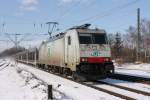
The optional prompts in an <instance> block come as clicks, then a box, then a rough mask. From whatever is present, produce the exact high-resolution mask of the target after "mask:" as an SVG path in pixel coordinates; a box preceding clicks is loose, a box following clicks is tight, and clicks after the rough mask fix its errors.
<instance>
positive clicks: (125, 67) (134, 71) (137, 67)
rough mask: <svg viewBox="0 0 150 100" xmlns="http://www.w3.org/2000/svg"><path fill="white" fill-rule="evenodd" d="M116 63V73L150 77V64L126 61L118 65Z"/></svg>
mask: <svg viewBox="0 0 150 100" xmlns="http://www.w3.org/2000/svg"><path fill="white" fill-rule="evenodd" d="M114 65H115V72H116V73H119V74H126V75H132V76H140V77H146V78H150V64H147V63H141V64H134V63H126V64H122V65H118V64H116V63H114Z"/></svg>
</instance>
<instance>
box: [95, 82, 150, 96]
mask: <svg viewBox="0 0 150 100" xmlns="http://www.w3.org/2000/svg"><path fill="white" fill-rule="evenodd" d="M97 83H100V84H106V85H110V86H113V87H117V88H120V89H124V90H127V91H131V92H134V93H138V94H143V95H146V96H150V93H148V92H145V91H141V90H138V89H133V88H129V87H125V86H120V85H116V84H111V83H108V82H104V81H97Z"/></svg>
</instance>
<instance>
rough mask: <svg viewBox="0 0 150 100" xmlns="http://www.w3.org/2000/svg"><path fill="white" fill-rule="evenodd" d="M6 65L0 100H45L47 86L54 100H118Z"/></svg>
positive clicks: (35, 71)
mask: <svg viewBox="0 0 150 100" xmlns="http://www.w3.org/2000/svg"><path fill="white" fill-rule="evenodd" d="M3 62H4V61H2V62H1V60H0V65H1V63H3ZM6 62H7V63H9V65H8V66H7V67H6V64H4V65H3V66H1V68H3V70H1V71H0V100H47V84H52V85H53V98H55V99H56V100H121V98H118V97H115V96H113V95H110V94H108V93H104V92H101V91H98V90H95V89H93V88H90V87H86V86H84V85H81V84H78V83H75V82H72V81H69V80H67V79H64V78H61V77H58V76H55V75H53V74H49V73H47V72H44V71H41V70H39V69H36V68H32V67H31V66H27V65H24V64H17V65H15V63H14V62H12V61H9V62H8V61H6ZM4 67H5V68H4Z"/></svg>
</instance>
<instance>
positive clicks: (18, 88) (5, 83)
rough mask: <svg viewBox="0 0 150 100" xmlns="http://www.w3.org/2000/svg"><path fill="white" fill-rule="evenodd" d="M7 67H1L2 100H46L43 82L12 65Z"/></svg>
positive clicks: (0, 94) (0, 87)
mask: <svg viewBox="0 0 150 100" xmlns="http://www.w3.org/2000/svg"><path fill="white" fill-rule="evenodd" d="M1 63H3V62H1ZM6 65H7V64H4V65H3V66H0V100H46V95H47V94H46V91H45V90H46V89H45V84H43V82H42V81H40V80H38V79H36V77H34V76H33V75H32V74H30V73H28V72H26V71H23V70H20V69H18V68H16V67H15V66H14V65H12V64H9V65H8V66H6Z"/></svg>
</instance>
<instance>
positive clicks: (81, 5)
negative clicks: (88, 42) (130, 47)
mask: <svg viewBox="0 0 150 100" xmlns="http://www.w3.org/2000/svg"><path fill="white" fill-rule="evenodd" d="M137 8H140V9H141V17H142V18H147V19H150V13H149V9H150V0H0V40H9V39H8V38H7V37H6V35H5V34H4V33H21V34H25V33H32V34H45V33H47V26H46V24H45V23H46V22H48V21H58V23H59V29H60V31H64V30H65V29H67V28H69V27H72V26H73V25H80V24H84V23H91V24H92V25H93V26H94V27H99V28H103V29H105V30H106V31H107V32H108V33H116V32H124V33H125V30H126V29H127V28H128V27H129V26H130V25H136V20H137V19H136V10H137ZM27 36H28V37H27ZM21 37H23V38H24V36H23V35H22V36H19V38H20V39H21ZM25 37H26V39H25V38H24V39H25V40H31V39H33V40H35V38H36V42H33V41H32V42H31V41H28V42H27V41H26V42H25V41H24V42H22V44H21V45H24V44H26V45H28V46H32V45H33V44H35V43H37V39H39V40H42V39H45V38H46V37H47V36H42V35H37V36H36V37H35V36H34V37H33V35H26V36H25ZM10 38H13V39H14V36H13V35H12V36H10ZM38 42H39V41H38ZM10 46H13V44H12V43H10V42H9V41H8V42H0V51H1V50H3V49H5V48H7V47H10Z"/></svg>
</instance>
